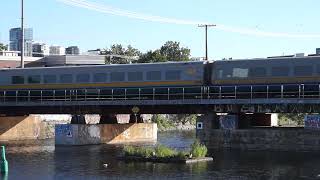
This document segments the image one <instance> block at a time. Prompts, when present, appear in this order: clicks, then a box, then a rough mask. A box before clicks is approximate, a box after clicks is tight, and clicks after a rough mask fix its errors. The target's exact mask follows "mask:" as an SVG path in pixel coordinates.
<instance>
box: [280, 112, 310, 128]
mask: <svg viewBox="0 0 320 180" xmlns="http://www.w3.org/2000/svg"><path fill="white" fill-rule="evenodd" d="M305 115H306V114H304V113H282V114H279V116H278V118H279V124H280V125H293V126H301V125H304V116H305Z"/></svg>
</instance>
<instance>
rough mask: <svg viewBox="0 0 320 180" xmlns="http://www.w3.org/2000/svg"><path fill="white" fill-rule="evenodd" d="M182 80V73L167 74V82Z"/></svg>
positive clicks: (168, 72) (171, 72)
mask: <svg viewBox="0 0 320 180" xmlns="http://www.w3.org/2000/svg"><path fill="white" fill-rule="evenodd" d="M180 79H181V71H167V72H166V80H180Z"/></svg>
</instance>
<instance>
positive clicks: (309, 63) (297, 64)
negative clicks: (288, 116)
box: [211, 56, 320, 99]
mask: <svg viewBox="0 0 320 180" xmlns="http://www.w3.org/2000/svg"><path fill="white" fill-rule="evenodd" d="M319 83H320V56H310V57H281V58H266V59H251V60H248V59H246V60H231V61H230V60H227V61H215V62H214V63H213V66H212V77H211V85H212V86H215V87H213V88H211V91H212V92H213V94H215V97H216V98H221V97H222V98H245V99H248V98H300V97H304V98H306V97H310V98H315V97H319V94H320V86H319Z"/></svg>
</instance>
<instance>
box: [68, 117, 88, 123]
mask: <svg viewBox="0 0 320 180" xmlns="http://www.w3.org/2000/svg"><path fill="white" fill-rule="evenodd" d="M71 124H86V119H85V117H84V115H72V118H71Z"/></svg>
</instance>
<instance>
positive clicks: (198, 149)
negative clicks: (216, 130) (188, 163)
mask: <svg viewBox="0 0 320 180" xmlns="http://www.w3.org/2000/svg"><path fill="white" fill-rule="evenodd" d="M207 153H208V149H207V147H206V146H205V145H202V144H201V143H200V142H199V140H196V141H195V142H194V143H193V144H192V145H191V151H190V154H192V157H195V158H199V157H205V156H206V155H207Z"/></svg>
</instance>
